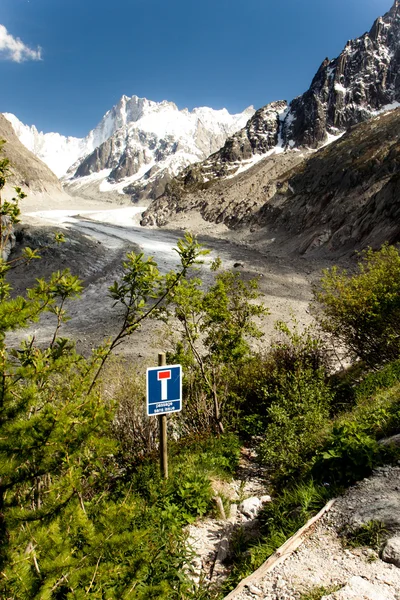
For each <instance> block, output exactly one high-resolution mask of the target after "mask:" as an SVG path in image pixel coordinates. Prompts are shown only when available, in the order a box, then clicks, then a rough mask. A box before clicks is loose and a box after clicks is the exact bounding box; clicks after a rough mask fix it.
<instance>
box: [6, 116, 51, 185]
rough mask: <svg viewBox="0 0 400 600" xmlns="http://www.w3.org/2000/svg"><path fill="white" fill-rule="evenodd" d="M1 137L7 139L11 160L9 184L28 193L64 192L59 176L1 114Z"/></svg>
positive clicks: (7, 151)
mask: <svg viewBox="0 0 400 600" xmlns="http://www.w3.org/2000/svg"><path fill="white" fill-rule="evenodd" d="M0 139H3V140H6V142H7V143H6V144H5V146H4V155H5V156H6V157H7V158H8V159H9V160H10V163H11V171H12V175H11V176H10V178H9V184H11V185H18V186H21V187H22V188H23V189H24V191H25V192H26V193H29V194H31V193H33V194H38V193H39V194H42V193H47V194H54V193H56V194H62V187H61V184H60V181H59V180H58V178H57V177H56V176H55V175H54V173H53V172H52V171H51V170H50V169H49V168H48V167H47V165H45V164H44V163H43V162H42V161H41V160H40V159H39V158H37V156H35V155H34V154H33V153H32V152H30V151H29V150H28V149H27V148H26V147H25V146H24V145H23V144H22V143H21V142H20V141H19V139H18V138H17V136H16V134H15V132H14V129H13V127H12V126H11V124H10V122H9V121H8V120H7V119H6V118H5V117H4V116H3V115H2V114H0Z"/></svg>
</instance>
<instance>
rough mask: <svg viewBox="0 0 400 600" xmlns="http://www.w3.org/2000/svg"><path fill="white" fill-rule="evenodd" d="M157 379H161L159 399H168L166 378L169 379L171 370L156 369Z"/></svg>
mask: <svg viewBox="0 0 400 600" xmlns="http://www.w3.org/2000/svg"><path fill="white" fill-rule="evenodd" d="M157 379H158V381H161V400H168V387H167V386H168V379H171V371H158V373H157Z"/></svg>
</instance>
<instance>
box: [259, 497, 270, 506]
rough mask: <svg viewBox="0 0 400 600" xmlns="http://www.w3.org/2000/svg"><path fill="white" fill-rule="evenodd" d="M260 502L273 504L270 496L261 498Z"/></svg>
mask: <svg viewBox="0 0 400 600" xmlns="http://www.w3.org/2000/svg"><path fill="white" fill-rule="evenodd" d="M260 500H261V503H262V504H266V503H267V502H272V498H271V496H268V495H266V496H261V498H260Z"/></svg>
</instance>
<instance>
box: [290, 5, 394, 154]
mask: <svg viewBox="0 0 400 600" xmlns="http://www.w3.org/2000/svg"><path fill="white" fill-rule="evenodd" d="M399 68H400V3H399V0H396V2H395V3H394V5H393V7H392V8H391V10H390V11H389V12H388V13H386V15H384V16H383V17H379V18H378V19H377V20H376V21H375V23H374V24H373V26H372V28H371V30H370V31H369V32H368V33H365V34H364V35H363V36H361V37H360V38H358V39H356V40H352V41H349V42H348V43H347V44H346V47H345V49H344V50H343V52H342V53H341V54H340V56H339V57H338V58H335V59H334V60H329V59H328V58H327V59H325V60H324V61H323V63H322V65H321V66H320V68H319V70H318V72H317V73H316V75H315V77H314V79H313V81H312V83H311V86H310V88H309V90H307V92H305V93H304V94H303V95H302V96H299V97H298V98H295V99H294V100H293V101H292V102H291V103H290V110H289V112H288V114H287V116H286V118H285V121H284V124H283V128H282V137H283V140H284V142H285V144H286V145H290V146H293V145H296V146H301V145H306V146H309V147H311V148H316V147H318V146H319V145H320V144H321V142H323V141H325V139H326V134H327V133H329V134H333V135H337V134H338V133H339V132H341V131H344V130H345V129H347V128H348V127H350V126H352V125H355V124H356V123H360V122H361V121H364V120H366V119H368V118H370V117H372V116H374V115H376V114H377V112H378V111H380V110H381V109H382V108H383V107H385V106H387V105H390V104H393V103H395V102H399V101H400V79H399V78H398V76H397V75H398V72H399Z"/></svg>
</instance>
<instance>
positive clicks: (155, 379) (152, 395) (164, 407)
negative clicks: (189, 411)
mask: <svg viewBox="0 0 400 600" xmlns="http://www.w3.org/2000/svg"><path fill="white" fill-rule="evenodd" d="M146 399H147V415H148V416H149V417H158V424H159V429H160V466H161V474H162V476H163V478H164V479H168V451H167V415H168V414H169V413H174V412H180V411H181V410H182V367H181V365H167V364H166V358H165V353H164V352H160V353H159V355H158V367H149V368H148V369H147V383H146Z"/></svg>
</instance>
